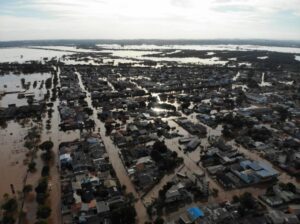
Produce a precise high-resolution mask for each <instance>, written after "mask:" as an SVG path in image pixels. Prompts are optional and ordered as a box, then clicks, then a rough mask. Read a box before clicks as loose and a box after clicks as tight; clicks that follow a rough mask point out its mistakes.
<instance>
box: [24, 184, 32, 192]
mask: <svg viewBox="0 0 300 224" xmlns="http://www.w3.org/2000/svg"><path fill="white" fill-rule="evenodd" d="M31 191H32V185H30V184H27V185H25V186H24V187H23V193H24V194H28V193H29V192H31Z"/></svg>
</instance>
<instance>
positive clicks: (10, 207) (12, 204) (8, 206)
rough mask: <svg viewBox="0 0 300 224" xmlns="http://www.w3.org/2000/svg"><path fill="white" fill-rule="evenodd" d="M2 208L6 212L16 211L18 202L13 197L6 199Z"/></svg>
mask: <svg viewBox="0 0 300 224" xmlns="http://www.w3.org/2000/svg"><path fill="white" fill-rule="evenodd" d="M2 209H3V210H5V211H6V212H8V213H13V212H16V211H17V209H18V202H17V200H16V199H15V198H10V199H8V200H7V201H6V202H5V203H4V204H3V205H2Z"/></svg>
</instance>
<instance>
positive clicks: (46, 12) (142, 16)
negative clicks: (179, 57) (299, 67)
mask: <svg viewBox="0 0 300 224" xmlns="http://www.w3.org/2000/svg"><path fill="white" fill-rule="evenodd" d="M223 38H225V39H226V38H230V39H231V38H239V39H248V38H249V39H250V38H255V39H280V40H300V0H0V41H6V40H40V39H223Z"/></svg>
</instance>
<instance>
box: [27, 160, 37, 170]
mask: <svg viewBox="0 0 300 224" xmlns="http://www.w3.org/2000/svg"><path fill="white" fill-rule="evenodd" d="M35 166H36V163H35V162H34V161H32V162H30V163H29V164H28V170H29V172H31V173H33V172H34V171H35V170H36V168H35Z"/></svg>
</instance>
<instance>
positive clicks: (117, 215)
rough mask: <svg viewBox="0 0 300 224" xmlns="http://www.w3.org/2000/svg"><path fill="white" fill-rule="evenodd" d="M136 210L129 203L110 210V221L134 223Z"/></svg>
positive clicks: (124, 223) (117, 223) (120, 223)
mask: <svg viewBox="0 0 300 224" xmlns="http://www.w3.org/2000/svg"><path fill="white" fill-rule="evenodd" d="M135 216H136V211H135V209H134V207H133V206H132V205H130V204H127V205H124V206H121V207H118V208H116V209H114V210H113V211H112V216H111V217H112V218H111V220H112V223H115V224H131V223H135Z"/></svg>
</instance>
